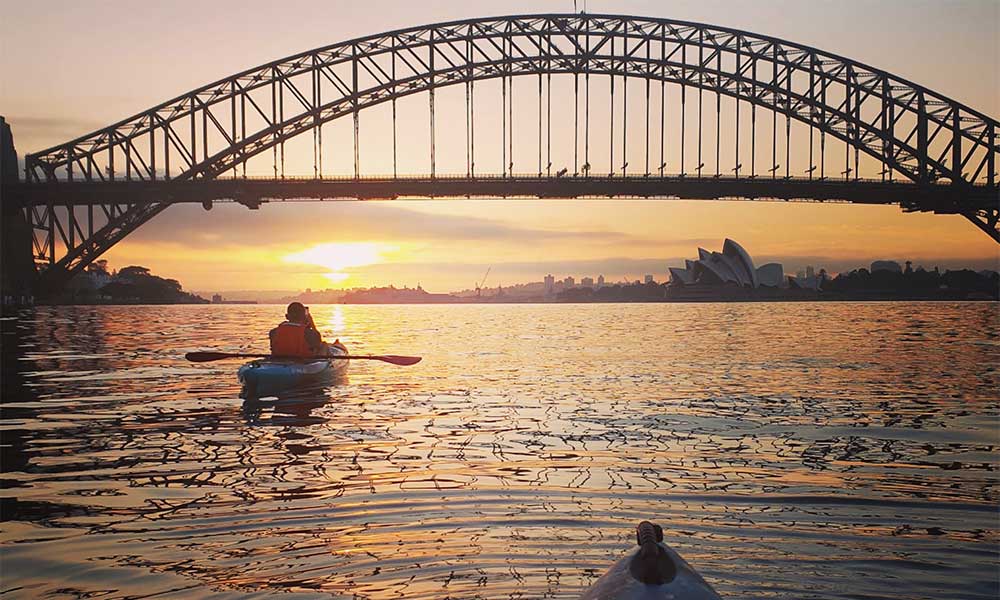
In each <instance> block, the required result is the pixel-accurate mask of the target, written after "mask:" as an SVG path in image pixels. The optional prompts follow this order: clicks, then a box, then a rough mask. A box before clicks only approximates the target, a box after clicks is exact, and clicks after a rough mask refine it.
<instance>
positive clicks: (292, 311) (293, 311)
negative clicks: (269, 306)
mask: <svg viewBox="0 0 1000 600" xmlns="http://www.w3.org/2000/svg"><path fill="white" fill-rule="evenodd" d="M308 315H309V308H307V307H306V306H304V305H303V304H302V303H301V302H292V303H291V304H289V305H288V309H287V310H286V311H285V318H286V319H288V320H289V321H291V322H292V323H308V321H309V317H308Z"/></svg>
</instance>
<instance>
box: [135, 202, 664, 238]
mask: <svg viewBox="0 0 1000 600" xmlns="http://www.w3.org/2000/svg"><path fill="white" fill-rule="evenodd" d="M127 239H128V240H132V241H136V242H163V243H175V244H184V245H210V246H242V245H254V246H262V245H264V246H266V245H288V244H295V243H300V244H312V243H319V242H323V241H336V242H346V241H369V240H386V241H393V242H395V241H436V242H440V241H469V242H471V241H499V242H514V243H528V242H532V243H538V242H543V241H559V240H566V241H575V242H579V241H588V240H589V241H593V242H599V243H626V242H628V243H632V244H635V243H644V242H649V240H644V239H643V238H639V237H637V236H632V235H629V234H626V233H622V232H618V231H613V230H565V231H560V230H550V229H538V228H530V227H516V226H512V225H508V224H505V223H502V222H500V221H496V220H492V219H486V218H482V217H469V216H461V215H448V214H439V213H428V212H423V211H420V210H415V209H410V208H404V207H401V206H397V205H391V204H387V203H384V202H337V203H326V204H322V205H320V204H317V203H295V204H292V203H285V205H282V203H268V204H265V205H264V206H263V207H262V208H261V209H260V210H254V211H251V210H248V209H246V208H244V207H243V206H239V205H235V204H229V203H225V204H217V205H216V206H215V207H214V208H213V209H212V210H211V211H207V212H206V211H205V210H204V209H203V208H201V206H200V205H187V204H181V205H176V206H172V207H170V208H169V209H168V210H166V211H164V212H163V213H161V214H160V215H158V216H157V217H156V218H155V219H154V220H153V221H151V222H149V223H148V224H146V225H144V226H143V227H141V228H139V229H138V230H136V231H135V232H134V233H132V234H131V235H130V236H129V238H127Z"/></svg>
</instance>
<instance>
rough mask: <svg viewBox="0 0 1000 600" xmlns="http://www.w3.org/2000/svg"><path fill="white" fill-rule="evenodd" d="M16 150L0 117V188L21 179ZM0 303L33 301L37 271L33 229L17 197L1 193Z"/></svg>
mask: <svg viewBox="0 0 1000 600" xmlns="http://www.w3.org/2000/svg"><path fill="white" fill-rule="evenodd" d="M19 170H20V169H19V168H18V161H17V150H16V149H15V147H14V136H13V134H12V132H11V129H10V124H9V123H7V120H6V119H5V118H4V117H2V116H0V183H2V184H3V185H2V186H0V190H2V189H4V188H6V189H10V187H9V185H10V184H16V183H17V182H18V172H19ZM0 236H2V242H0V304H2V306H3V308H4V309H5V310H6V309H9V308H12V307H16V306H23V305H29V304H33V303H34V295H35V291H36V290H35V285H36V283H37V272H36V270H35V262H34V260H33V259H32V256H31V248H32V245H31V244H32V241H31V240H32V232H31V227H30V226H29V225H28V222H27V220H26V219H25V218H24V210H23V209H22V205H21V203H20V202H19V201H18V199H17V198H16V197H11V196H10V195H9V194H6V193H3V192H0Z"/></svg>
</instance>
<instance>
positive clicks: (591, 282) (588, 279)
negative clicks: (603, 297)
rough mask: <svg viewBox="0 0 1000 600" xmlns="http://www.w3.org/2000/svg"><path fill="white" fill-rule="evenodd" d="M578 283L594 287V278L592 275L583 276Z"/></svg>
mask: <svg viewBox="0 0 1000 600" xmlns="http://www.w3.org/2000/svg"><path fill="white" fill-rule="evenodd" d="M580 285H582V286H583V287H589V288H592V287H594V278H593V277H584V278H583V279H581V280H580Z"/></svg>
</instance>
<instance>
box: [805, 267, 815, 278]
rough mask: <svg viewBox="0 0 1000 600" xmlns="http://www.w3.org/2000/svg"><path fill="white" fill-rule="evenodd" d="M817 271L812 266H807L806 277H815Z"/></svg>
mask: <svg viewBox="0 0 1000 600" xmlns="http://www.w3.org/2000/svg"><path fill="white" fill-rule="evenodd" d="M815 276H816V271H815V270H813V268H812V266H808V267H806V277H815Z"/></svg>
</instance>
